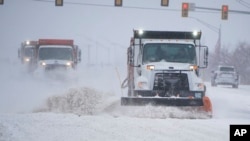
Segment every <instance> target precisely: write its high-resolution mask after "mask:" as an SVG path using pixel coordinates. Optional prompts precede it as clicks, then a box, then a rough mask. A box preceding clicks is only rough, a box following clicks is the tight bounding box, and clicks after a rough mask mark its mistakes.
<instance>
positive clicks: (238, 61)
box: [205, 42, 250, 85]
mask: <svg viewBox="0 0 250 141" xmlns="http://www.w3.org/2000/svg"><path fill="white" fill-rule="evenodd" d="M230 49H231V47H228V46H223V47H222V48H220V50H219V51H218V49H215V51H213V52H211V51H210V53H209V58H208V60H209V65H208V69H207V70H206V73H205V78H206V79H207V80H210V77H211V71H212V70H215V69H216V68H217V66H218V65H231V66H235V68H236V71H237V72H238V73H239V75H240V84H246V85H249V84H250V76H249V75H250V44H249V43H247V42H239V43H238V44H237V45H236V47H235V49H234V50H232V49H231V50H230Z"/></svg>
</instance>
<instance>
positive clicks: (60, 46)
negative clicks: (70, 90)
mask: <svg viewBox="0 0 250 141" xmlns="http://www.w3.org/2000/svg"><path fill="white" fill-rule="evenodd" d="M36 54H37V64H38V68H40V69H44V70H45V71H53V70H72V69H75V68H76V66H77V63H78V62H80V60H81V59H80V55H81V54H80V50H79V48H78V46H76V45H74V43H73V40H62V39H39V44H38V47H37V52H36Z"/></svg>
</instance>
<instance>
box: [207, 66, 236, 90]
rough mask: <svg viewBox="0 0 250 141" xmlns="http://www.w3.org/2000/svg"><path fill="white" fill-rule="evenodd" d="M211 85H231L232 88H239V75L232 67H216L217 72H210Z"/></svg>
mask: <svg viewBox="0 0 250 141" xmlns="http://www.w3.org/2000/svg"><path fill="white" fill-rule="evenodd" d="M211 85H212V86H213V87H215V86H217V85H232V87H233V88H238V86H239V74H238V73H237V72H236V70H235V67H234V66H218V67H217V70H215V71H212V75H211Z"/></svg>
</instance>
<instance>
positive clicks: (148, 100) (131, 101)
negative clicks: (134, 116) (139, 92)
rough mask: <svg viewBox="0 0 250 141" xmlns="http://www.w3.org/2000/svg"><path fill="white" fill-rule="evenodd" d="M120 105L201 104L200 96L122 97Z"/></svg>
mask: <svg viewBox="0 0 250 141" xmlns="http://www.w3.org/2000/svg"><path fill="white" fill-rule="evenodd" d="M121 105H122V106H145V105H153V106H203V99H201V98H169V97H167V98H166V97H164V98H163V97H161V98H155V97H122V98H121Z"/></svg>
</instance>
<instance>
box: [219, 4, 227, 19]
mask: <svg viewBox="0 0 250 141" xmlns="http://www.w3.org/2000/svg"><path fill="white" fill-rule="evenodd" d="M221 19H222V20H227V19H228V5H222V8H221Z"/></svg>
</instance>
